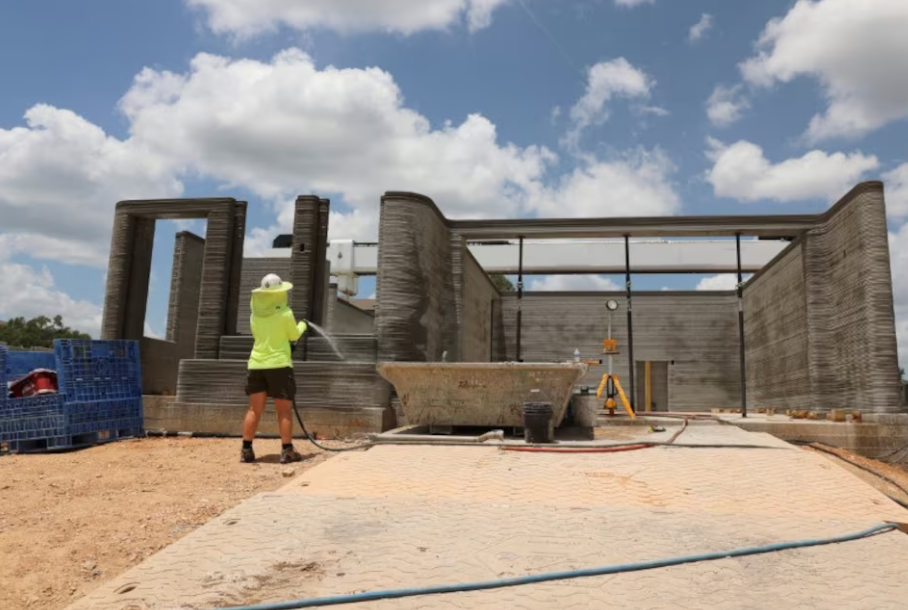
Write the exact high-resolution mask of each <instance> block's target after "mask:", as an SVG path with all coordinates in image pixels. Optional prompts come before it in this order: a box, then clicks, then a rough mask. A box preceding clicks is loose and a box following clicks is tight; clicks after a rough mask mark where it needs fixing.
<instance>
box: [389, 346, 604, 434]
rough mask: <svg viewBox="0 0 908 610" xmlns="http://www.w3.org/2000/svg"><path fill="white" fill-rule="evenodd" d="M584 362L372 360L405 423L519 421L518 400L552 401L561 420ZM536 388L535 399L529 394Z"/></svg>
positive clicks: (506, 423) (520, 403) (520, 405)
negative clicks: (390, 387) (394, 396)
mask: <svg viewBox="0 0 908 610" xmlns="http://www.w3.org/2000/svg"><path fill="white" fill-rule="evenodd" d="M586 370H587V366H586V365H585V364H531V363H508V364H498V363H485V364H483V363H446V364H444V363H405V362H383V363H380V364H379V365H378V372H379V374H381V376H382V377H384V378H385V379H387V380H388V381H389V382H391V383H392V384H393V385H394V389H395V391H396V393H397V395H398V396H400V402H401V409H402V410H403V412H404V414H405V415H406V418H407V423H408V424H410V425H420V426H422V425H431V426H489V427H492V426H505V427H507V426H513V427H519V426H522V425H523V405H524V404H525V403H527V402H531V401H538V400H542V401H544V402H551V403H552V405H553V410H554V414H553V423H554V425H555V426H558V425H560V424H561V421H562V420H563V419H564V415H565V412H566V411H567V406H568V402H569V401H570V399H571V395H572V393H573V389H574V384H575V383H577V381H578V380H579V379H580V378H581V377H582V376H583V375H584V374H585V373H586ZM533 390H539V396H540V397H539V398H535V397H534V395H533V394H532V393H531V392H532V391H533Z"/></svg>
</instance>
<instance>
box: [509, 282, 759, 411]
mask: <svg viewBox="0 0 908 610" xmlns="http://www.w3.org/2000/svg"><path fill="white" fill-rule="evenodd" d="M609 299H614V300H616V301H618V303H619V309H618V311H616V312H615V313H614V314H612V316H611V323H612V337H613V338H615V339H617V340H618V349H619V352H620V353H619V354H618V355H616V356H613V359H612V362H613V367H614V368H613V372H614V373H615V374H617V375H618V379H619V381H620V383H621V384H622V387H623V388H624V391H625V393H627V394H628V395H629V394H630V392H631V387H630V371H629V368H628V357H629V350H628V332H627V331H628V327H627V299H626V295H625V294H624V293H616V292H600V293H567V292H531V293H526V294H525V295H524V298H523V301H522V303H521V308H522V310H523V323H522V328H523V330H522V334H521V354H520V356H521V358H522V359H523V360H524V361H525V362H553V361H561V362H563V361H567V360H570V359H572V358H573V355H574V350H575V349H579V350H580V352H581V354H582V356H583V357H584V358H594V359H600V358H601V359H602V361H603V364H602V365H599V366H591V367H590V369H589V372H588V373H587V374H586V375H585V376H584V377H583V379H582V380H581V381H580V382H579V383H580V384H582V385H586V386H589V387H591V388H596V387H598V386H599V383H600V381H601V379H602V375H603V374H605V373H606V372H607V370H608V367H607V359H606V357H605V356H604V355H603V354H602V350H603V345H602V341H603V339H605V338H606V337H607V335H608V321H609V316H608V311H607V310H606V308H605V303H606V302H607V301H608V300H609ZM517 306H518V302H517V297H516V296H515V295H505V296H503V297H502V298H501V308H500V318H499V319H498V320H497V322H496V330H495V336H494V344H495V354H494V357H495V359H496V360H499V361H514V360H517ZM737 316H738V308H737V299H736V297H735V295H734V293H729V292H705V291H698V292H681V291H664V292H635V293H634V295H633V330H634V359H635V361H636V362H638V363H640V365H642V364H643V363H645V362H650V363H651V365H650V366H651V369H650V370H651V387H652V388H653V390H657V389H659V388H667V396H666V399H665V400H663V401H660V402H657V405H656V407H657V409H659V410H661V411H667V410H671V411H701V410H704V409H707V410H708V409H709V408H737V407H739V406H740V404H741V389H740V388H741V384H740V373H739V364H738V353H739V343H738V317H737ZM642 372H643V368H642V366H639V365H638V367H637V371H636V373H635V375H636V382H637V384H636V385H637V389H636V391H635V393H634V397H635V406H636V407H637V408H638V409H639V410H645V405H644V402H645V400H644V394H643V391H641V390H642V381H643V376H642V374H641V373H642ZM657 394H658V392H657ZM660 396H661V395H660Z"/></svg>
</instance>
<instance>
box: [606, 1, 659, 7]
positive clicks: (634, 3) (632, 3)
mask: <svg viewBox="0 0 908 610" xmlns="http://www.w3.org/2000/svg"><path fill="white" fill-rule="evenodd" d="M655 3H656V0H615V4H616V5H617V6H627V7H635V6H640V5H641V4H655Z"/></svg>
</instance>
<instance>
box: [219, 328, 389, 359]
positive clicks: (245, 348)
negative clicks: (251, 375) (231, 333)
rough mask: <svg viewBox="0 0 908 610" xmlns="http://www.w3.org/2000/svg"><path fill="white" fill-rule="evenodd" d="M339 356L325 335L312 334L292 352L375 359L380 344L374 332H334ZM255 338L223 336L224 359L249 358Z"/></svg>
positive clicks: (295, 355)
mask: <svg viewBox="0 0 908 610" xmlns="http://www.w3.org/2000/svg"><path fill="white" fill-rule="evenodd" d="M331 338H332V339H333V341H334V344H335V346H336V347H337V351H339V352H340V356H338V354H337V353H336V352H335V351H334V348H333V347H332V346H331V344H330V343H329V342H328V340H327V339H325V338H324V337H320V336H318V335H311V336H309V337H308V338H307V339H306V340H305V341H303V342H302V343H300V344H299V345H298V346H297V348H296V350H294V352H293V358H294V360H298V361H307V360H308V361H314V362H340V361H342V360H347V361H350V362H375V361H376V359H377V351H378V343H377V341H376V339H375V335H365V334H362V335H361V334H348V333H337V334H335V333H332V334H331ZM252 345H253V339H252V337H248V336H246V337H242V336H237V337H221V360H243V361H245V360H247V359H248V358H249V354H250V353H251V352H252Z"/></svg>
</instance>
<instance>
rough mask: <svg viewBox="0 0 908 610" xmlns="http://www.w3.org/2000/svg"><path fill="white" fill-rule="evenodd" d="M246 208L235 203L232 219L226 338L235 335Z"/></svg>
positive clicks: (241, 272) (240, 203) (243, 203)
mask: <svg viewBox="0 0 908 610" xmlns="http://www.w3.org/2000/svg"><path fill="white" fill-rule="evenodd" d="M246 207H247V203H246V202H245V201H237V203H236V208H235V214H234V219H233V243H232V245H231V259H232V260H231V263H230V289H229V291H228V296H227V313H226V316H227V319H226V320H225V324H224V334H225V335H228V336H229V335H236V334H237V316H238V313H239V300H240V287H241V285H242V282H243V248H244V246H245V243H246Z"/></svg>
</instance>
